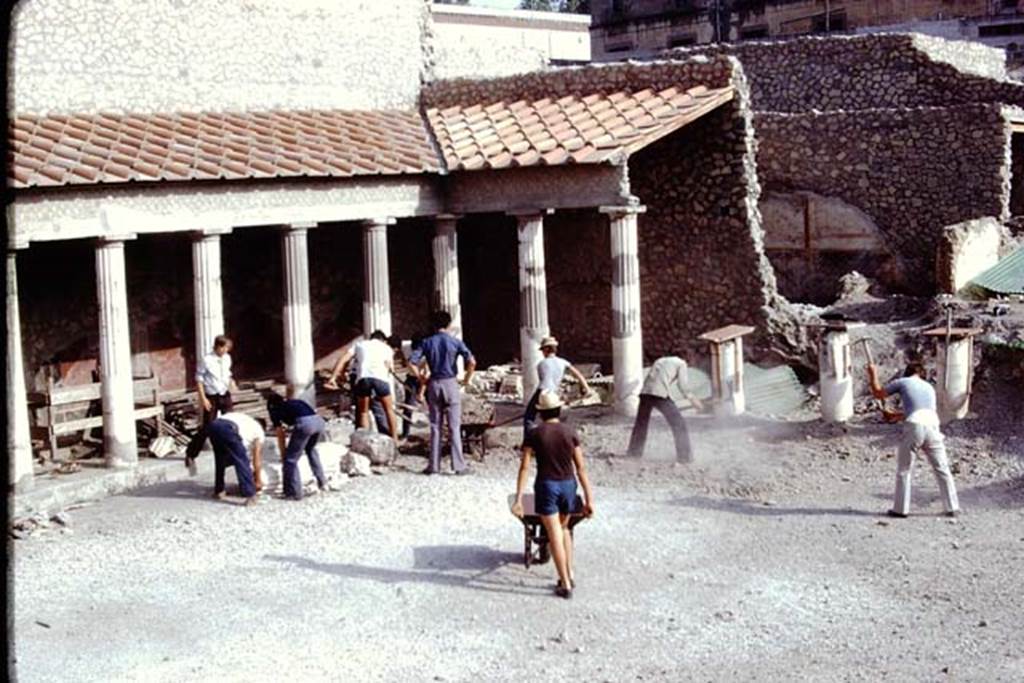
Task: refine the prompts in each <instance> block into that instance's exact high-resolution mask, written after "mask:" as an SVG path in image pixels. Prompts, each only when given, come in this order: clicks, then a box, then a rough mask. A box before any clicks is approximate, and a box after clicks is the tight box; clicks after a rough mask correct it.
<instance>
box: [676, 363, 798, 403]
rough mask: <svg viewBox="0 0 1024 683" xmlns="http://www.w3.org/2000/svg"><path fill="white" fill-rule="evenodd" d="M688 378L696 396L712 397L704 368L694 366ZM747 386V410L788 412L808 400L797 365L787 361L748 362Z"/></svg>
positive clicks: (746, 371)
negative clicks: (764, 364)
mask: <svg viewBox="0 0 1024 683" xmlns="http://www.w3.org/2000/svg"><path fill="white" fill-rule="evenodd" d="M687 379H688V380H689V382H688V384H687V386H688V388H689V390H690V392H691V393H692V394H693V395H694V396H697V397H698V398H701V399H709V398H711V378H710V377H709V376H708V373H706V372H704V371H703V370H701V369H700V368H690V369H689V372H688V375H687ZM743 387H744V390H745V393H746V395H747V396H746V398H747V411H748V412H750V413H754V414H757V415H788V414H790V413H793V412H795V411H796V410H798V409H799V408H800V406H802V405H803V404H804V402H806V401H807V391H806V390H805V389H804V387H803V385H802V384H800V380H799V379H797V377H796V373H795V372H793V368H791V367H789V366H787V365H780V366H778V367H774V368H768V369H765V368H760V367H758V366H756V365H751V364H750V363H744V364H743Z"/></svg>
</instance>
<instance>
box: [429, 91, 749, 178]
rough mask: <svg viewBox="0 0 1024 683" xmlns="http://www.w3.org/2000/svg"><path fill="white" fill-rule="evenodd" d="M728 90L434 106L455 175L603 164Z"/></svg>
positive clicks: (693, 115)
mask: <svg viewBox="0 0 1024 683" xmlns="http://www.w3.org/2000/svg"><path fill="white" fill-rule="evenodd" d="M732 96H733V92H732V88H731V87H725V88H719V89H710V90H709V89H708V88H705V87H703V86H699V87H696V88H691V89H690V90H687V91H685V92H684V91H682V90H679V89H677V88H668V89H666V90H662V91H660V92H654V91H653V90H650V89H646V90H640V91H638V92H632V93H631V92H626V91H621V92H615V93H611V94H594V95H588V96H585V97H576V96H572V95H570V96H566V97H562V98H560V99H557V100H552V99H548V98H545V99H542V100H537V101H535V102H527V101H524V100H519V101H517V102H504V101H501V102H495V103H492V104H488V105H481V104H475V105H473V106H452V107H447V108H445V109H440V110H439V109H429V110H428V111H427V116H428V118H429V119H430V125H431V126H432V127H433V129H434V134H435V135H436V136H437V141H438V144H439V145H440V146H441V152H442V153H443V154H444V159H445V163H446V164H447V166H448V169H449V170H450V171H455V170H466V171H472V170H476V169H483V168H508V167H512V166H538V165H545V164H546V165H558V164H567V163H579V164H588V163H600V162H604V161H610V160H612V159H614V158H617V157H618V156H619V155H623V154H625V155H629V154H631V153H633V152H635V151H637V150H638V149H641V148H642V147H644V146H646V145H648V144H650V143H652V142H654V141H655V140H657V139H659V138H662V137H664V136H665V135H668V134H669V133H671V132H672V131H674V130H677V129H679V128H680V127H682V126H684V125H686V124H687V123H690V122H691V121H694V120H695V119H697V118H700V117H701V116H703V115H704V114H706V113H708V112H709V111H711V110H713V109H715V108H716V107H718V106H720V105H722V104H724V103H725V102H728V101H729V100H730V99H732Z"/></svg>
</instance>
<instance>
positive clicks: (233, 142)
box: [7, 86, 733, 188]
mask: <svg viewBox="0 0 1024 683" xmlns="http://www.w3.org/2000/svg"><path fill="white" fill-rule="evenodd" d="M732 96H733V93H732V89H731V88H728V87H726V88H719V89H708V88H706V87H704V86H698V87H694V88H689V89H687V90H686V91H685V92H684V91H683V90H682V88H667V89H664V90H661V91H659V92H654V91H652V90H651V89H649V88H648V89H644V90H640V91H637V92H630V91H625V90H621V91H617V92H613V93H603V94H602V93H595V94H589V95H584V96H577V95H565V96H560V97H555V96H552V97H545V98H543V99H539V100H536V101H533V102H528V101H525V100H516V101H513V102H505V101H497V102H470V103H467V104H466V105H465V106H460V105H456V106H451V107H447V108H445V109H442V110H437V109H431V110H429V111H427V121H426V122H425V121H424V120H423V118H422V116H421V115H420V113H419V112H417V111H414V110H408V111H339V110H331V111H271V112H248V113H238V112H205V113H182V114H152V115H137V114H135V115H119V114H112V113H100V114H93V115H75V116H31V115H30V116H19V117H16V118H15V119H13V120H12V121H11V122H10V126H9V128H8V143H9V144H8V149H9V152H8V172H7V176H8V184H9V185H10V186H11V187H14V188H29V187H51V186H60V185H82V184H103V183H125V182H131V181H157V180H166V181H178V180H216V179H227V180H233V179H244V178H273V177H296V176H305V177H349V176H358V175H383V174H389V175H391V174H417V173H443V172H444V171H445V167H447V169H448V170H476V169H485V168H507V167H509V166H536V165H541V164H545V165H558V164H566V163H605V162H608V161H617V160H619V159H622V158H625V157H627V156H628V155H629V154H631V153H633V152H635V151H637V150H638V149H641V148H642V147H644V146H646V145H648V144H650V143H651V142H654V141H655V140H658V139H659V138H661V137H663V136H665V135H668V134H669V133H671V132H672V131H674V130H677V129H678V128H680V127H681V126H684V125H686V124H687V123H690V122H691V121H694V120H696V119H697V118H699V117H701V116H703V115H704V114H706V113H708V112H710V111H711V110H713V109H715V108H717V107H718V106H720V105H722V104H724V103H725V102H728V101H729V100H730V99H732ZM430 131H432V132H433V134H434V136H435V138H436V142H437V146H438V147H439V148H440V152H441V154H442V156H443V165H442V160H441V159H439V158H438V156H437V153H436V151H435V148H434V145H433V142H432V141H431V139H430Z"/></svg>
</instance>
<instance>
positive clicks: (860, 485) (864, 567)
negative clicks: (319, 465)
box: [14, 409, 1024, 681]
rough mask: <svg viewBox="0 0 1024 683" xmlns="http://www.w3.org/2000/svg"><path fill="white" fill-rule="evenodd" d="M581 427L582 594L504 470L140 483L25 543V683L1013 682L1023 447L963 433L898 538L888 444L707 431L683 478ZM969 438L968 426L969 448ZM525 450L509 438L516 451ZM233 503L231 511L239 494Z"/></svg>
mask: <svg viewBox="0 0 1024 683" xmlns="http://www.w3.org/2000/svg"><path fill="white" fill-rule="evenodd" d="M588 411H589V412H578V413H576V416H575V417H576V419H578V420H579V421H580V422H581V424H583V425H584V439H585V441H586V443H587V445H588V448H589V451H590V453H591V454H592V457H591V470H592V474H593V479H594V482H595V485H596V490H597V500H596V506H597V515H596V517H595V518H594V519H592V520H590V521H588V522H586V523H584V524H583V525H581V526H580V527H579V528H578V530H577V540H578V549H579V554H578V563H577V573H578V580H579V584H580V585H579V588H578V589H577V591H576V596H575V598H574V599H573V600H572V601H568V602H567V601H564V600H561V599H559V598H556V597H554V596H553V595H552V587H553V569H552V568H551V566H550V565H544V566H539V567H538V566H534V567H533V568H531V569H530V570H529V571H527V570H526V569H524V567H523V565H522V562H521V559H522V536H521V526H520V524H519V523H518V521H517V520H515V519H514V518H512V517H511V516H510V515H509V513H508V511H507V507H506V503H505V498H506V495H507V494H508V493H509V492H510V490H511V489H512V487H513V482H514V476H515V466H516V463H515V460H514V456H513V454H512V452H511V451H509V450H501V449H496V450H493V451H492V453H491V454H490V455H489V457H488V460H487V462H486V463H483V464H480V463H477V467H476V471H475V476H473V477H469V478H459V477H453V476H441V477H431V478H428V477H423V476H420V475H416V474H414V473H413V472H415V471H417V470H418V469H419V468H421V467H422V465H423V461H422V459H420V458H417V457H412V456H407V457H403V458H402V460H401V462H400V469H399V471H397V472H392V473H390V474H387V475H384V476H374V477H372V478H362V479H353V480H351V481H349V482H348V483H347V484H345V485H344V486H343V487H342V490H341V491H338V492H335V493H331V494H328V495H325V496H317V497H313V498H309V499H307V500H305V501H303V502H302V503H297V504H296V503H289V502H285V501H279V500H270V501H268V502H266V503H265V504H263V505H260V506H258V507H257V508H254V509H245V508H242V507H241V506H239V505H228V504H222V503H216V502H214V501H212V500H209V499H208V498H207V494H208V492H209V487H210V485H211V482H209V481H206V480H205V479H204V480H188V481H186V482H182V483H175V484H167V485H162V486H158V487H154V488H151V489H147V490H142V491H139V492H137V493H136V494H134V495H125V496H119V497H115V498H110V499H107V500H106V501H104V502H102V503H99V504H95V505H92V506H89V507H86V508H82V509H78V510H73V511H71V512H70V513H69V514H68V517H69V518H70V519H69V520H68V523H69V526H68V527H66V528H62V527H59V526H57V527H54V528H53V529H50V530H47V531H46V532H45V533H38V534H34V535H32V536H31V537H30V538H28V539H26V540H21V541H17V542H16V543H15V545H14V552H15V574H14V588H15V591H14V596H15V611H14V622H15V632H14V643H15V647H16V650H15V653H16V656H17V671H18V679H19V680H21V681H71V680H73V681H94V680H145V681H171V680H186V679H189V680H232V681H233V680H249V681H251V680H280V679H281V678H284V677H288V678H290V679H291V680H296V681H300V680H301V681H306V680H346V681H364V680H367V681H375V680H379V681H399V680H414V681H421V680H426V681H430V680H439V681H440V680H446V681H463V680H487V681H491V680H494V681H506V680H508V681H511V680H516V681H519V680H558V679H566V678H568V677H572V678H573V679H575V680H584V681H625V680H659V681H679V680H713V681H718V680H787V681H788V680H793V679H797V678H799V679H805V680H823V681H831V680H837V681H838V680H872V681H874V680H880V679H888V680H928V681H931V680H946V679H949V680H977V681H999V680H1006V681H1010V680H1020V679H1021V678H1022V676H1024V633H1022V629H1021V627H1022V620H1021V614H1022V609H1024V597H1022V591H1021V583H1020V571H1021V567H1022V566H1024V484H1022V482H1024V434H1021V433H1020V430H1019V429H1014V428H1008V429H1006V430H1005V431H1002V432H997V433H996V434H995V436H993V437H987V436H978V435H976V434H973V433H971V436H972V438H971V440H970V442H969V444H968V442H966V441H964V440H963V439H962V438H961V437H959V436H957V435H956V434H957V432H958V430H957V429H952V430H950V431H951V434H952V436H951V438H950V446H951V452H952V454H953V456H954V459H955V461H956V463H957V465H956V467H957V469H958V471H959V474H958V475H957V481H958V484H959V487H960V490H961V500H962V502H963V506H964V508H965V510H966V513H965V515H964V516H963V517H962V518H961V519H959V520H949V519H945V518H943V517H940V516H938V514H937V513H938V512H939V510H940V507H939V503H938V501H937V498H936V495H935V485H934V482H933V480H932V478H931V476H930V473H929V472H928V471H927V470H926V468H921V467H919V468H918V470H917V477H916V482H917V484H918V488H917V490H916V493H915V497H914V502H915V510H914V512H915V514H914V516H912V517H911V518H910V519H906V520H889V519H886V518H884V517H882V516H880V513H881V512H883V511H884V510H886V509H887V507H888V506H889V504H890V499H889V498H890V495H891V488H892V479H893V472H894V467H895V463H894V460H893V457H892V456H891V452H892V451H893V447H894V444H895V428H893V427H889V426H886V425H882V424H876V423H874V422H873V421H872V420H871V419H870V418H864V419H861V420H859V421H858V422H856V423H854V424H853V425H851V426H850V427H849V428H848V430H842V429H839V428H836V427H829V426H826V425H823V424H820V423H818V422H816V421H814V420H813V416H812V415H804V416H799V417H798V418H796V421H792V422H767V421H758V420H754V419H752V420H749V421H747V422H746V423H744V424H742V425H732V426H730V425H723V424H719V423H715V422H712V421H710V420H707V419H701V418H695V419H694V420H692V422H691V424H692V426H693V431H694V440H695V443H696V447H697V452H698V462H697V463H696V464H695V465H693V466H691V467H686V468H679V467H676V466H673V465H672V464H671V463H665V462H658V459H659V458H662V457H665V456H666V454H667V453H668V451H669V449H668V447H669V444H670V439H669V437H668V435H667V434H666V433H658V432H656V433H655V434H654V435H653V436H652V440H651V442H650V444H649V447H648V456H649V458H648V459H646V460H645V461H643V462H637V461H626V460H624V459H623V458H621V457H616V455H615V454H617V453H621V452H622V451H623V450H624V446H625V442H626V437H627V434H628V432H627V430H626V429H624V428H623V427H622V425H620V424H617V423H616V422H615V420H614V419H613V418H611V417H609V416H606V415H601V414H600V411H599V410H598V409H588ZM1018 424H1019V423H1018ZM959 431H962V432H964V433H967V431H969V430H966V429H960V430H959ZM512 438H514V437H513V435H512V434H510V435H509V436H508V439H509V440H511V439H512ZM234 502H236V503H237V502H239V501H238V500H237V499H236V500H235V501H234Z"/></svg>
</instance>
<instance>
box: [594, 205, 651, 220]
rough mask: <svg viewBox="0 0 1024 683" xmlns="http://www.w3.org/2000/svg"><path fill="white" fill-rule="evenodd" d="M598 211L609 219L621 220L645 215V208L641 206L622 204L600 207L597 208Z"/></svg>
mask: <svg viewBox="0 0 1024 683" xmlns="http://www.w3.org/2000/svg"><path fill="white" fill-rule="evenodd" d="M598 211H600V212H601V213H603V214H606V215H607V216H608V217H610V218H622V217H623V216H631V215H638V214H641V213H646V212H647V207H646V206H644V205H643V204H624V205H621V206H602V207H599V208H598Z"/></svg>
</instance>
